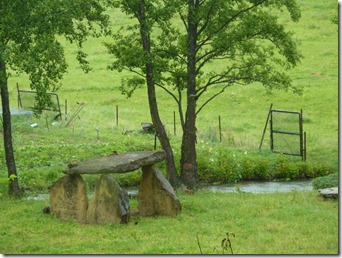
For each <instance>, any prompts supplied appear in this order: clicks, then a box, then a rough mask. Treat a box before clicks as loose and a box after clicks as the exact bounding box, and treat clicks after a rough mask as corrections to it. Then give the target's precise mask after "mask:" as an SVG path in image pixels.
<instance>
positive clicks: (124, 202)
mask: <svg viewBox="0 0 342 258" xmlns="http://www.w3.org/2000/svg"><path fill="white" fill-rule="evenodd" d="M164 159H165V152H164V151H137V152H126V153H122V154H116V153H113V154H111V155H107V156H101V157H95V158H91V159H88V160H85V161H82V162H71V163H69V165H68V168H67V169H65V170H64V171H63V173H65V176H63V177H62V178H60V179H59V180H58V181H56V182H55V183H54V184H53V185H52V187H51V188H50V213H51V214H52V215H55V216H57V217H60V218H62V219H66V220H68V219H74V220H76V221H78V222H80V223H89V224H110V223H128V222H129V219H130V205H129V198H128V195H127V192H126V191H125V190H124V189H122V188H121V187H120V185H119V184H118V183H117V181H116V180H115V179H114V177H112V176H111V175H110V174H112V173H127V172H131V171H134V170H137V169H139V168H141V169H142V178H141V182H140V186H139V190H138V210H139V216H158V215H160V216H176V215H177V214H178V213H179V212H180V211H181V204H180V202H179V200H178V198H177V196H176V195H175V192H174V190H173V188H172V186H171V185H170V183H169V181H168V180H167V179H166V178H165V177H164V175H163V174H162V172H161V171H160V170H159V169H158V168H157V167H156V166H155V163H158V162H160V161H162V160H164ZM83 174H93V175H98V174H101V176H100V179H99V181H98V182H97V185H96V186H95V191H94V195H93V197H92V198H91V200H90V201H88V196H87V191H86V185H85V183H84V181H83V178H82V175H83Z"/></svg>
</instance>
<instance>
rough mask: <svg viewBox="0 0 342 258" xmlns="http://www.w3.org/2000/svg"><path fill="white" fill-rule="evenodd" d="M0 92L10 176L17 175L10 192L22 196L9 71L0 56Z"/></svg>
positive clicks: (10, 185) (11, 183) (12, 180)
mask: <svg viewBox="0 0 342 258" xmlns="http://www.w3.org/2000/svg"><path fill="white" fill-rule="evenodd" d="M0 94H1V102H2V125H3V132H4V147H5V157H6V165H7V171H8V178H11V176H12V177H13V176H15V178H13V179H11V180H10V182H9V189H8V194H9V195H10V196H14V197H20V196H21V190H20V188H19V182H18V178H17V168H16V165H15V159H14V152H13V145H12V126H11V113H10V105H9V96H8V85H7V72H6V64H5V62H4V61H3V60H2V59H1V57H0Z"/></svg>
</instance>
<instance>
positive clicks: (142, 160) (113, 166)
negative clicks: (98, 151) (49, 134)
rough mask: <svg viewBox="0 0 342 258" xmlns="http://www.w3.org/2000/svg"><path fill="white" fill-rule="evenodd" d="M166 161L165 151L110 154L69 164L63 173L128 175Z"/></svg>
mask: <svg viewBox="0 0 342 258" xmlns="http://www.w3.org/2000/svg"><path fill="white" fill-rule="evenodd" d="M164 159H165V152H164V151H135V152H125V153H120V154H110V155H107V156H100V157H94V158H91V159H88V160H85V161H80V162H73V163H69V166H68V168H67V169H65V170H64V171H63V173H64V174H69V175H74V174H110V173H126V172H131V171H134V170H136V169H139V168H141V167H143V166H149V165H153V164H155V163H158V162H160V161H162V160H164Z"/></svg>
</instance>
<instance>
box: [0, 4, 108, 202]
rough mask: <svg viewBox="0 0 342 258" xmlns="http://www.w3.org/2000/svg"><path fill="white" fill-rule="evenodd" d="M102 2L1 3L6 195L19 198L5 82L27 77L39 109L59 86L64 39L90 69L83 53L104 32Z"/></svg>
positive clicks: (0, 86) (0, 65) (0, 71)
mask: <svg viewBox="0 0 342 258" xmlns="http://www.w3.org/2000/svg"><path fill="white" fill-rule="evenodd" d="M106 5H107V3H106V2H105V1H104V0H73V1H69V0H25V1H23V0H0V90H1V101H2V113H3V115H2V116H3V132H4V148H5V156H6V165H7V170H8V177H9V178H11V179H13V180H10V185H9V194H10V195H11V196H20V195H21V191H20V188H19V183H18V177H17V170H16V165H15V158H14V154H13V145H12V131H11V114H10V103H9V96H8V78H9V76H10V73H11V72H12V71H15V72H17V73H27V74H28V75H29V79H30V82H31V83H30V87H31V89H34V90H36V91H37V106H36V108H37V109H38V110H39V109H41V108H42V107H44V106H45V103H46V102H47V101H49V99H48V96H47V94H45V93H46V92H47V91H49V90H50V89H54V88H56V87H57V83H58V81H59V80H60V79H61V78H62V76H63V74H64V73H65V72H66V70H67V64H66V61H65V58H64V51H63V47H62V45H61V43H60V39H61V38H62V36H64V37H65V38H66V40H68V41H69V42H71V43H76V44H77V45H78V47H79V51H78V53H77V56H76V58H77V59H78V60H79V62H80V64H81V66H82V68H83V69H84V70H85V71H89V66H88V62H87V61H86V59H85V58H86V54H85V53H84V52H83V51H82V50H81V49H82V44H83V42H84V41H85V40H86V38H87V37H88V36H99V35H100V33H107V32H108V29H107V28H108V16H106V15H104V14H103V12H104V11H105V8H106Z"/></svg>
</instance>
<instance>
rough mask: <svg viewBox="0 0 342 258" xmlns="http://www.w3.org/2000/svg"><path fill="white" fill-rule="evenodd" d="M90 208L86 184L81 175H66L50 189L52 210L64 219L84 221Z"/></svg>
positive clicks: (52, 212)
mask: <svg viewBox="0 0 342 258" xmlns="http://www.w3.org/2000/svg"><path fill="white" fill-rule="evenodd" d="M87 208H88V197H87V192H86V186H85V184H84V181H83V178H82V177H81V176H80V175H65V176H63V177H62V178H60V179H59V180H58V181H56V182H55V183H54V184H53V185H52V187H51V189H50V211H51V214H53V215H56V216H57V217H60V218H62V219H65V220H68V219H75V220H76V221H78V222H81V223H84V222H85V220H86V214H87Z"/></svg>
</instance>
